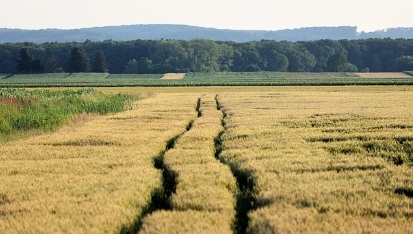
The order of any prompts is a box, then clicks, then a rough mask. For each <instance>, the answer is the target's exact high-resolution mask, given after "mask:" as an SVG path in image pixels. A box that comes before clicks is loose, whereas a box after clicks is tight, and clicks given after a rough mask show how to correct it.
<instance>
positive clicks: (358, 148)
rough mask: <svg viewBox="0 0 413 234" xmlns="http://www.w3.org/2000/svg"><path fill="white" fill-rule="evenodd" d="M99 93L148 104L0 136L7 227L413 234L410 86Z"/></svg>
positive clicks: (6, 102) (2, 212) (0, 226)
mask: <svg viewBox="0 0 413 234" xmlns="http://www.w3.org/2000/svg"><path fill="white" fill-rule="evenodd" d="M196 75H197V74H189V76H190V77H189V78H188V79H191V80H193V79H198V78H197V77H196ZM225 75H228V74H222V73H220V74H203V75H202V76H204V77H205V76H209V77H210V78H207V79H215V77H218V76H220V77H222V76H225ZM266 75H268V74H266ZM269 75H270V76H272V77H265V78H264V77H262V79H279V78H277V77H281V76H285V75H283V74H281V73H274V74H269ZM111 76H113V77H112V78H113V79H126V80H129V76H128V75H108V76H106V77H99V75H96V76H93V75H91V77H90V79H96V80H99V79H110V77H111ZM124 76H127V77H124ZM191 76H194V77H191ZM200 76H201V75H200ZM241 76H242V75H241ZM263 76H264V75H263ZM247 77H248V76H247ZM68 78H70V76H69V77H68ZM241 78H242V77H241ZM39 79H41V78H39ZM61 79H66V78H61ZM131 79H132V78H131ZM134 79H147V80H158V79H159V78H156V76H155V75H153V76H146V75H136V76H135V78H134ZM227 79H235V78H230V77H228V78H227ZM326 79H329V78H326ZM54 89H56V88H54ZM60 89H63V91H50V90H49V91H43V90H40V91H25V90H17V91H16V90H15V91H13V92H11V91H10V90H9V91H7V92H6V91H3V92H2V93H0V95H2V98H0V104H1V105H2V107H5V106H10V105H14V107H15V108H17V109H18V108H23V107H26V106H27V105H29V104H28V103H30V102H38V101H41V100H43V99H47V100H49V98H48V97H51V98H50V100H51V101H53V100H55V99H58V97H60V96H62V97H64V96H65V95H66V96H68V95H69V96H70V95H73V97H78V96H80V97H82V99H84V100H88V99H90V98H92V97H93V96H92V97H90V96H89V94H90V92H91V91H84V90H83V89H80V90H79V91H72V90H69V91H68V90H67V89H66V88H60ZM35 90H37V89H35ZM95 91H96V92H97V91H100V92H102V94H101V95H113V94H116V93H127V94H129V95H133V96H138V97H139V99H136V100H135V101H134V102H133V103H130V101H129V102H128V103H127V104H128V108H127V110H124V111H122V112H120V113H116V114H109V115H104V116H101V115H88V116H86V117H85V115H84V114H83V117H81V118H73V120H72V121H71V122H68V123H67V124H65V125H64V126H60V127H58V128H56V129H54V130H53V131H48V132H40V133H38V134H36V135H31V136H25V137H24V138H21V139H13V140H8V141H7V142H2V143H0V160H1V162H2V163H1V164H0V181H1V183H0V184H1V186H0V233H411V232H412V223H413V151H412V149H413V131H412V129H413V108H412V106H413V86H407V85H406V86H334V87H330V86H322V87H321V86H318V87H261V86H258V87H102V88H96V90H95ZM59 92H63V93H59ZM26 94H27V95H26ZM63 94H65V95H63ZM11 95H14V96H11ZM16 95H18V96H19V97H24V98H22V99H16ZM36 95H37V96H36ZM115 96H117V95H115ZM92 99H93V98H92ZM10 100H12V101H10ZM69 100H70V99H69ZM65 105H66V104H65ZM3 110H4V108H2V109H1V111H3ZM16 113H17V112H12V111H11V112H8V114H7V115H6V116H8V117H11V116H13V115H15V114H16ZM79 113H81V111H80V112H79ZM80 115H82V114H80ZM3 118H4V117H3ZM3 134H8V133H6V132H4V133H3Z"/></svg>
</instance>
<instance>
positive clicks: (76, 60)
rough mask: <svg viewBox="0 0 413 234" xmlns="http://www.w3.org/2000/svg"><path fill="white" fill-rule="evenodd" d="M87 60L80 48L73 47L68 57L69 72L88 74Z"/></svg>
mask: <svg viewBox="0 0 413 234" xmlns="http://www.w3.org/2000/svg"><path fill="white" fill-rule="evenodd" d="M88 71H89V58H88V57H87V56H86V52H85V50H84V49H83V48H81V47H73V48H72V52H71V57H70V72H88Z"/></svg>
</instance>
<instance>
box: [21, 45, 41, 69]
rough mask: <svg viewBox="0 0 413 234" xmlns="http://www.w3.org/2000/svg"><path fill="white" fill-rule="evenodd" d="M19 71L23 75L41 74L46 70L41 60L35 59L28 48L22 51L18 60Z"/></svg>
mask: <svg viewBox="0 0 413 234" xmlns="http://www.w3.org/2000/svg"><path fill="white" fill-rule="evenodd" d="M17 70H18V71H20V72H23V73H41V72H43V70H44V66H43V65H42V63H41V61H40V59H34V56H33V54H32V53H30V51H29V49H28V48H23V49H21V50H20V59H19V60H17Z"/></svg>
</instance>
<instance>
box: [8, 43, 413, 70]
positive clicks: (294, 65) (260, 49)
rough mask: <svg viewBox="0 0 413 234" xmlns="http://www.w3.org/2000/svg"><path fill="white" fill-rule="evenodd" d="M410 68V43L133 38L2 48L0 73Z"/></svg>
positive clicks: (412, 63) (412, 56)
mask: <svg viewBox="0 0 413 234" xmlns="http://www.w3.org/2000/svg"><path fill="white" fill-rule="evenodd" d="M408 70H410V71H412V70H413V40H412V39H389V38H387V39H359V40H317V41H302V42H288V41H272V40H261V41H254V42H243V43H237V42H230V41H212V40H206V39H194V40H134V41H112V40H106V41H102V42H92V41H90V40H87V41H85V42H84V43H75V42H72V43H58V42H51V43H43V44H36V43H30V42H26V43H4V44H0V73H13V74H14V73H43V72H47V73H54V72H110V73H158V74H159V73H166V72H216V71H234V72H253V71H279V72H287V71H288V72H357V71H359V72H369V71H370V72H396V71H408Z"/></svg>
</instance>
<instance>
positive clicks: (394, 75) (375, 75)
mask: <svg viewBox="0 0 413 234" xmlns="http://www.w3.org/2000/svg"><path fill="white" fill-rule="evenodd" d="M354 74H355V75H357V76H358V77H361V78H413V76H411V75H409V74H406V73H404V72H372V73H354Z"/></svg>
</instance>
